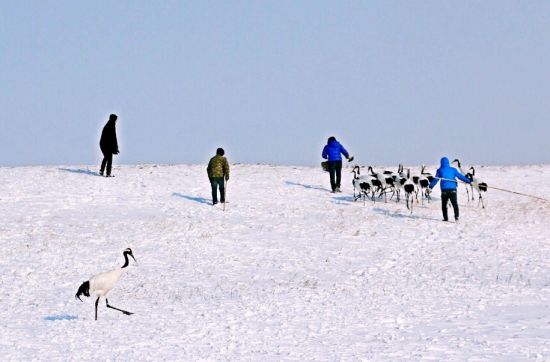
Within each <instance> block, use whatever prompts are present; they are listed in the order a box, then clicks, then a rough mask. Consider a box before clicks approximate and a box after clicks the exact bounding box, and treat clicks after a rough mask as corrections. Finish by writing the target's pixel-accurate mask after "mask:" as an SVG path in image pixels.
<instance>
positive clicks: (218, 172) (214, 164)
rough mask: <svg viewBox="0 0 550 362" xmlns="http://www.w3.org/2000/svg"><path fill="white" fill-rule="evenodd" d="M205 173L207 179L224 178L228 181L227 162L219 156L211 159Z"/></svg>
mask: <svg viewBox="0 0 550 362" xmlns="http://www.w3.org/2000/svg"><path fill="white" fill-rule="evenodd" d="M206 171H207V172H208V177H209V178H214V177H225V178H226V179H229V163H228V162H227V158H225V157H224V156H221V155H216V156H214V157H212V158H211V159H210V162H208V168H207V169H206Z"/></svg>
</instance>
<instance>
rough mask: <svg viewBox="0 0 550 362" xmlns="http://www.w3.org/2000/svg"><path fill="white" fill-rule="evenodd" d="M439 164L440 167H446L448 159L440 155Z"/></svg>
mask: <svg viewBox="0 0 550 362" xmlns="http://www.w3.org/2000/svg"><path fill="white" fill-rule="evenodd" d="M439 162H440V165H441V167H448V166H449V159H448V158H447V157H441V161H439Z"/></svg>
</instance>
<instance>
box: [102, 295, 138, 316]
mask: <svg viewBox="0 0 550 362" xmlns="http://www.w3.org/2000/svg"><path fill="white" fill-rule="evenodd" d="M105 302H106V303H107V308H111V309H115V310H118V311H119V312H122V313H124V314H126V315H131V314H134V313H132V312H128V311H125V310H122V309H118V308H116V307H113V306H112V305H109V300H108V299H107V298H105Z"/></svg>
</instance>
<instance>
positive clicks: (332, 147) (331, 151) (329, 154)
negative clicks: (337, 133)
mask: <svg viewBox="0 0 550 362" xmlns="http://www.w3.org/2000/svg"><path fill="white" fill-rule="evenodd" d="M342 154H343V155H344V156H346V158H348V157H349V154H348V151H346V149H345V148H344V146H342V145H341V144H340V142H338V141H337V140H336V139H335V138H334V137H330V138H329V140H328V142H327V144H326V145H325V147H324V148H323V154H322V157H323V158H325V159H328V161H342Z"/></svg>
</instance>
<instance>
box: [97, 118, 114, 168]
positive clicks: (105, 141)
mask: <svg viewBox="0 0 550 362" xmlns="http://www.w3.org/2000/svg"><path fill="white" fill-rule="evenodd" d="M117 118H118V117H117V115H116V114H111V115H110V116H109V120H108V121H107V124H106V125H105V127H103V132H101V139H100V140H99V147H100V148H101V152H102V153H103V161H102V162H101V169H100V170H99V174H100V175H101V176H103V172H104V171H105V166H107V173H106V174H105V176H107V177H110V176H111V168H112V166H113V155H118V152H119V151H118V142H117V139H116V122H117Z"/></svg>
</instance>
